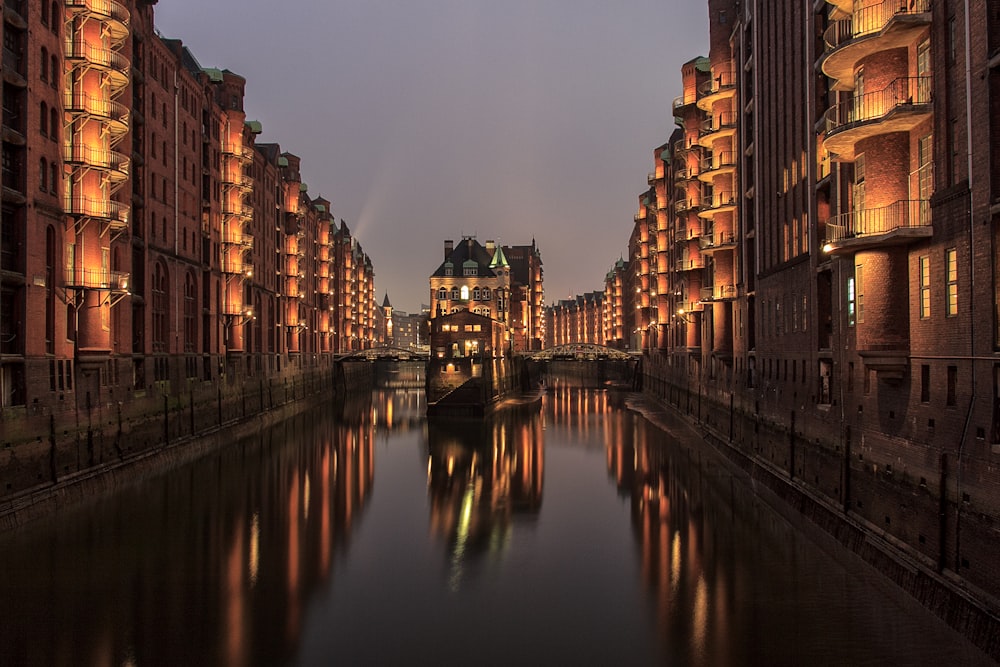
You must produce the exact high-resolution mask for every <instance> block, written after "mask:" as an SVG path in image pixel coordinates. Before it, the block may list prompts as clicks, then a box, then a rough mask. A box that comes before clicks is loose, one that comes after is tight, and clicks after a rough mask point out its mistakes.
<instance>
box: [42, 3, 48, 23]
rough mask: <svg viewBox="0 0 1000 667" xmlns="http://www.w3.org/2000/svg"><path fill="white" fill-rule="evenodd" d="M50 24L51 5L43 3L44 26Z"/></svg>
mask: <svg viewBox="0 0 1000 667" xmlns="http://www.w3.org/2000/svg"><path fill="white" fill-rule="evenodd" d="M48 24H49V3H47V2H43V3H42V25H48Z"/></svg>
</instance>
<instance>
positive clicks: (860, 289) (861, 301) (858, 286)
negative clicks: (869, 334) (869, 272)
mask: <svg viewBox="0 0 1000 667" xmlns="http://www.w3.org/2000/svg"><path fill="white" fill-rule="evenodd" d="M864 275H865V274H864V267H863V266H862V265H861V264H858V265H857V266H855V267H854V290H855V292H856V294H855V302H856V304H857V311H858V312H857V316H858V322H864V321H865V281H864Z"/></svg>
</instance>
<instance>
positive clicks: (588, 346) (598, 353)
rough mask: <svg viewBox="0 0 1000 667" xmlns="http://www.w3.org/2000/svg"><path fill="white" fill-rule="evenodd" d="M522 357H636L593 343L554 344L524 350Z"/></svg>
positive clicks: (620, 358)
mask: <svg viewBox="0 0 1000 667" xmlns="http://www.w3.org/2000/svg"><path fill="white" fill-rule="evenodd" d="M523 356H524V357H526V358H528V359H535V360H537V361H547V360H550V359H573V360H577V361H593V360H597V359H619V360H623V361H624V360H630V359H635V358H637V356H636V355H632V354H630V353H628V352H625V351H624V350H618V349H615V348H613V347H605V346H603V345H594V344H593V343H571V344H569V345H556V346H555V347H550V348H547V349H544V350H539V351H537V352H525V353H524V354H523Z"/></svg>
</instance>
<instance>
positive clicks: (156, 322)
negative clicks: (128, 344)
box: [152, 262, 169, 352]
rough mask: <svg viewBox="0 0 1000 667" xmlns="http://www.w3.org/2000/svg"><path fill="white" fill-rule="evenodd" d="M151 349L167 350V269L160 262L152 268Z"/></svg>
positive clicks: (157, 350) (155, 350) (156, 350)
mask: <svg viewBox="0 0 1000 667" xmlns="http://www.w3.org/2000/svg"><path fill="white" fill-rule="evenodd" d="M152 288H153V289H152V296H153V299H152V301H153V303H152V306H153V332H152V333H153V351H154V352H166V351H167V305H168V303H169V302H168V299H167V297H168V295H167V271H166V269H164V268H163V264H162V262H157V264H156V267H155V268H154V269H153V285H152Z"/></svg>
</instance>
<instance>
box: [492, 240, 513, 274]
mask: <svg viewBox="0 0 1000 667" xmlns="http://www.w3.org/2000/svg"><path fill="white" fill-rule="evenodd" d="M498 266H510V263H508V262H507V256H506V255H504V254H503V246H501V245H498V246H497V251H496V252H495V253H493V259H492V260H491V261H490V268H491V269H495V268H497V267H498Z"/></svg>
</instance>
